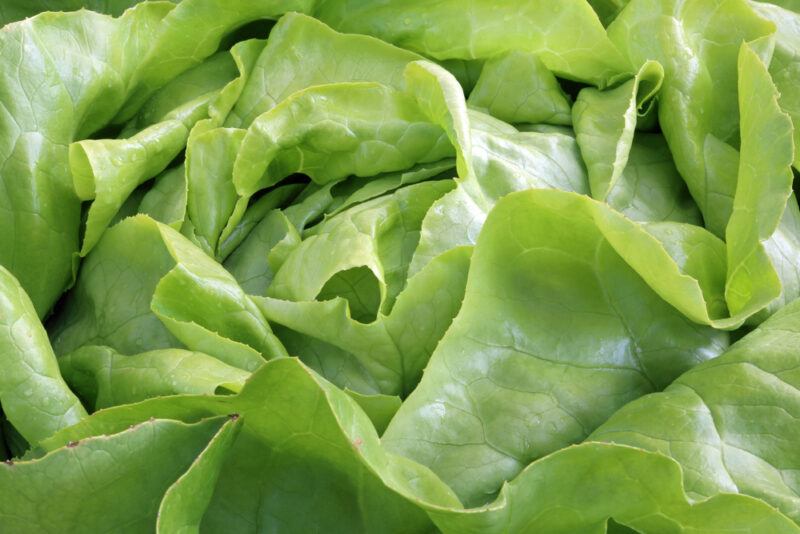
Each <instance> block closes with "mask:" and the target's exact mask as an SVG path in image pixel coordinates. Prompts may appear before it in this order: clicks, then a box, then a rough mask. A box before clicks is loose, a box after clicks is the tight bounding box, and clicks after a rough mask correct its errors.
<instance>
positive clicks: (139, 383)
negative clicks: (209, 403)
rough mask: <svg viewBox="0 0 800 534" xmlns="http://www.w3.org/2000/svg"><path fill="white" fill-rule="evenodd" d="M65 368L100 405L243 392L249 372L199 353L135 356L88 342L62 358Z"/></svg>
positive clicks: (94, 403)
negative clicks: (94, 345)
mask: <svg viewBox="0 0 800 534" xmlns="http://www.w3.org/2000/svg"><path fill="white" fill-rule="evenodd" d="M58 365H59V366H60V368H61V373H62V374H63V375H64V378H65V380H66V381H67V382H68V383H69V384H70V386H72V389H73V390H75V391H76V392H77V393H78V394H79V395H80V396H81V397H82V398H83V399H84V401H85V402H86V404H87V406H91V407H93V409H95V410H97V409H100V408H106V407H108V406H116V405H118V404H126V403H130V402H137V401H140V400H144V399H148V398H150V397H159V396H162V395H171V394H177V393H198V394H206V395H212V394H214V393H215V392H217V391H219V390H222V391H229V392H238V391H240V390H241V389H242V384H244V381H245V380H246V379H247V377H248V376H249V373H247V372H245V371H242V370H241V369H237V368H236V367H231V366H229V365H226V364H224V363H222V362H221V361H219V360H217V359H216V358H212V357H211V356H207V355H205V354H202V353H199V352H190V351H186V350H180V349H165V350H155V351H151V352H143V353H142V354H137V355H135V356H125V355H122V354H119V353H118V352H116V351H114V350H113V349H111V348H108V347H93V346H87V347H83V348H80V349H78V350H76V351H75V352H72V353H70V354H67V355H66V356H62V357H61V358H59V360H58Z"/></svg>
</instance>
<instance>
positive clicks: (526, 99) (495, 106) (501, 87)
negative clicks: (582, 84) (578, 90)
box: [467, 50, 572, 124]
mask: <svg viewBox="0 0 800 534" xmlns="http://www.w3.org/2000/svg"><path fill="white" fill-rule="evenodd" d="M467 103H468V104H469V105H470V106H471V107H473V108H475V109H478V110H481V111H485V112H486V113H488V114H490V115H492V116H494V117H497V118H498V119H500V120H503V121H506V122H511V123H519V122H530V123H542V122H546V123H550V124H571V122H572V121H571V112H570V102H569V97H567V96H566V95H565V94H564V91H563V90H562V89H561V86H559V85H558V80H556V78H555V76H553V73H552V72H550V71H549V70H548V69H547V67H545V66H544V64H543V63H542V61H541V60H540V59H539V57H538V56H537V55H536V54H532V53H526V52H521V51H519V50H514V51H511V52H508V53H506V54H503V55H500V56H497V57H493V58H490V59H489V60H488V61H486V63H485V64H484V66H483V70H482V71H481V75H480V77H479V78H478V80H477V83H476V84H475V87H474V88H473V89H472V91H471V92H470V93H469V99H468V100H467Z"/></svg>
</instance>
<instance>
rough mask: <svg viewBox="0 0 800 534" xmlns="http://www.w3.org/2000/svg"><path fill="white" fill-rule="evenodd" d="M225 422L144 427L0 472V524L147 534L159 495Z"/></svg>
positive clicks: (26, 529) (13, 528)
mask: <svg viewBox="0 0 800 534" xmlns="http://www.w3.org/2000/svg"><path fill="white" fill-rule="evenodd" d="M226 421H227V417H218V418H214V419H209V420H207V421H202V422H198V423H194V424H185V423H181V422H179V421H165V420H152V421H147V420H145V421H142V422H141V423H137V425H136V426H135V427H133V428H130V429H127V428H125V429H120V430H119V431H118V433H116V432H115V433H114V435H112V436H99V437H94V438H88V439H85V440H80V441H77V440H76V441H73V442H71V443H69V444H65V446H64V447H61V448H59V449H58V450H55V451H53V452H51V453H50V454H47V455H46V456H44V457H42V458H38V459H34V460H28V461H20V462H14V463H4V464H0V488H2V489H3V495H4V498H3V502H2V504H0V522H1V523H2V525H3V528H4V529H8V530H9V531H10V532H19V533H20V534H27V533H31V534H34V533H42V532H48V533H49V532H53V533H55V532H63V531H64V527H65V525H69V526H70V528H76V529H83V530H86V531H87V532H104V531H105V532H107V531H116V532H131V533H133V532H143V531H145V530H148V529H150V530H152V528H153V526H154V525H155V522H156V514H157V512H158V507H159V503H160V501H161V497H162V496H163V495H164V492H165V491H167V489H168V488H169V487H170V485H171V484H172V483H173V482H175V480H176V479H178V477H180V476H181V475H182V474H183V473H184V471H185V470H186V469H188V468H189V466H190V465H191V464H192V462H194V461H195V458H196V457H197V455H198V454H200V453H201V452H202V451H203V449H204V448H205V446H206V444H207V443H208V442H209V440H210V439H211V438H212V437H213V436H214V435H215V433H217V431H220V432H225V428H226V427H225V426H223V425H230V424H231V423H226ZM221 427H222V429H221ZM54 480H57V481H58V483H54ZM42 503H48V504H47V506H44V507H43V506H41V504H42Z"/></svg>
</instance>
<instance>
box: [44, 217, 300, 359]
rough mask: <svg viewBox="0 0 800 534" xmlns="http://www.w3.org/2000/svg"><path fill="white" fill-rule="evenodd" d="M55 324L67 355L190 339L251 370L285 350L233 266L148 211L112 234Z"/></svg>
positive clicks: (133, 350) (192, 345)
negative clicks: (84, 349)
mask: <svg viewBox="0 0 800 534" xmlns="http://www.w3.org/2000/svg"><path fill="white" fill-rule="evenodd" d="M131 243H136V247H131V246H130V244H131ZM210 309H213V310H215V313H206V310H210ZM50 326H51V336H52V339H53V343H54V346H55V348H56V352H58V353H60V354H66V353H68V352H71V351H73V350H75V349H77V348H79V347H82V346H85V345H107V346H109V347H111V348H113V349H114V350H116V351H118V352H120V353H122V354H138V353H140V352H145V351H150V350H155V349H163V348H172V347H179V346H181V344H183V345H185V346H186V347H188V348H189V349H191V350H195V351H198V352H204V353H206V354H210V355H212V356H214V357H216V358H218V359H220V360H221V361H223V362H225V363H228V364H229V365H233V366H234V367H239V368H241V369H244V370H247V371H252V370H254V369H255V368H257V367H258V366H260V365H261V364H262V363H263V361H264V358H272V357H277V356H282V355H285V351H284V349H283V347H282V346H281V345H280V342H279V341H278V340H277V339H276V338H275V336H274V335H273V334H272V331H271V330H270V328H269V325H268V324H267V322H266V321H265V320H264V318H263V317H262V316H261V313H260V312H259V311H258V309H257V308H256V307H255V305H253V303H252V302H250V300H249V299H248V298H247V296H246V295H245V294H244V292H243V291H242V290H241V288H239V286H238V285H237V284H236V282H235V280H234V279H233V277H231V275H230V274H229V273H228V272H227V271H225V269H223V268H222V267H221V266H220V265H219V264H218V263H216V262H215V261H214V260H212V259H211V258H209V257H208V256H206V255H205V254H204V253H203V252H202V251H201V250H199V249H198V248H197V247H195V246H194V245H192V244H191V243H190V242H189V241H188V240H187V239H186V238H185V237H183V236H182V235H180V234H178V233H177V232H175V230H173V229H172V228H170V227H168V226H164V225H162V224H160V223H157V222H155V221H153V220H152V219H150V218H148V217H145V216H141V215H140V216H137V217H134V218H130V219H126V220H125V221H123V222H121V223H120V224H118V225H117V226H115V227H113V228H112V229H110V230H109V231H107V232H106V233H105V235H104V236H103V238H102V239H101V240H100V242H99V243H98V245H97V247H95V249H94V250H92V252H91V253H90V254H89V256H88V257H87V259H86V262H85V264H84V267H83V269H82V270H81V273H80V276H79V277H78V282H77V284H76V286H75V288H74V289H73V290H72V292H71V293H70V295H69V296H67V297H66V302H65V305H64V307H63V308H62V310H61V311H60V313H59V314H57V315H56V316H55V318H54V319H53V321H52V322H51V325H50ZM178 340H180V341H178Z"/></svg>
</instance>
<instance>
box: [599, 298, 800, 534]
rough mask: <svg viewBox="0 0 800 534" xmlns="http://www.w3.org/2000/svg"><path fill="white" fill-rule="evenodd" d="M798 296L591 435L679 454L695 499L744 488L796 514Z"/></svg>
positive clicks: (799, 514)
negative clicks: (715, 355) (714, 356)
mask: <svg viewBox="0 0 800 534" xmlns="http://www.w3.org/2000/svg"><path fill="white" fill-rule="evenodd" d="M798 343H800V301H795V302H794V303H792V304H789V305H788V306H786V307H785V308H783V309H782V310H781V311H779V312H778V313H776V314H775V315H773V316H772V317H771V318H770V319H769V320H767V321H766V322H765V323H762V324H761V326H759V328H758V329H757V330H755V331H754V332H752V333H750V334H748V335H747V336H746V337H745V338H744V339H742V340H741V341H739V342H738V343H736V344H735V345H733V346H732V347H731V348H730V349H728V351H727V352H725V354H723V355H722V356H720V357H719V358H717V359H715V360H712V361H710V362H707V363H705V364H703V365H700V366H698V367H696V368H694V369H692V370H691V371H689V372H687V373H686V374H684V375H683V376H681V377H680V378H678V379H677V380H676V381H675V382H673V383H672V385H670V386H669V387H668V388H667V389H666V390H665V391H664V392H662V393H658V394H655V395H650V396H648V397H645V398H642V399H639V400H638V401H635V402H632V403H630V404H629V405H627V406H625V407H624V408H622V409H621V410H620V411H619V412H617V413H616V414H614V415H613V416H612V417H611V418H610V419H609V420H608V421H606V422H605V423H604V424H603V425H602V426H601V427H600V428H599V429H597V430H596V431H595V432H594V433H593V434H592V435H591V437H590V439H592V440H598V441H607V442H609V441H610V442H614V443H621V444H626V445H631V446H634V447H640V448H642V449H647V450H653V451H657V452H659V453H661V454H664V455H667V456H670V457H672V458H674V459H675V460H677V461H678V462H679V463H680V464H681V466H682V469H683V472H684V482H683V483H684V486H685V488H686V491H687V493H688V494H689V495H690V496H691V497H692V498H693V499H694V500H702V499H706V498H709V497H712V496H714V495H718V494H721V493H743V494H746V495H751V496H753V497H757V498H759V499H762V500H764V501H766V502H767V503H769V504H771V505H772V506H775V507H777V508H778V509H780V510H781V511H782V512H783V513H785V514H787V515H788V516H789V517H791V518H792V519H794V520H795V521H798V519H800V483H799V482H798V479H797V477H796V476H795V475H794V473H796V472H797V470H798V466H800V456H798V454H797V448H796V447H794V446H793V443H796V442H797V440H798V439H799V437H800V424H798V418H797V414H798V409H799V408H800V391H799V390H800V375H798V373H797V371H796V369H797V366H798V357H800V355H798V352H797V346H798Z"/></svg>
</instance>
